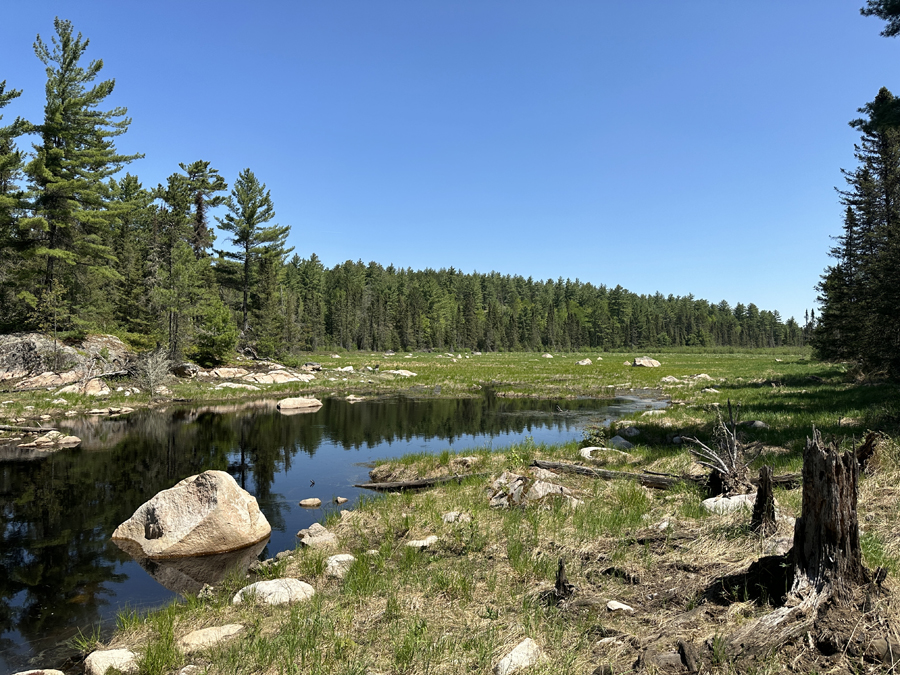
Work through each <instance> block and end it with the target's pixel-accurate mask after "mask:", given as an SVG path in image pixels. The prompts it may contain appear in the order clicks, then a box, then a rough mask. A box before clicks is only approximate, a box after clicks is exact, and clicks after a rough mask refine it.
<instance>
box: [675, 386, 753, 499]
mask: <svg viewBox="0 0 900 675" xmlns="http://www.w3.org/2000/svg"><path fill="white" fill-rule="evenodd" d="M713 438H714V439H715V443H714V444H715V446H716V447H715V448H711V447H709V446H708V445H706V444H705V443H703V442H702V441H700V440H699V439H697V438H688V437H684V440H685V441H687V442H689V443H691V444H692V445H693V446H694V447H692V448H689V450H690V453H691V454H692V455H694V457H696V458H697V463H698V464H700V465H701V466H705V467H706V468H708V469H709V470H710V476H709V487H710V492H711V493H713V494H726V495H735V494H746V493H748V492H751V491H752V490H753V487H752V485H751V482H750V473H749V465H750V463H751V462H752V461H753V459H755V457H748V456H747V452H746V449H745V448H744V446H743V445H742V444H741V442H740V439H739V438H738V435H737V423H736V421H735V418H734V410H733V409H732V407H731V400H730V399H729V401H728V421H727V422H726V421H725V420H723V419H722V414H721V413H719V414H718V416H717V424H716V428H715V430H714V432H713Z"/></svg>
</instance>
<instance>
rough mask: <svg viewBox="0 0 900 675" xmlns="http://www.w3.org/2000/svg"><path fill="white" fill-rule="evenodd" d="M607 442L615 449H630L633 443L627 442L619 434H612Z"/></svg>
mask: <svg viewBox="0 0 900 675" xmlns="http://www.w3.org/2000/svg"><path fill="white" fill-rule="evenodd" d="M608 442H609V444H610V445H611V446H612V447H614V448H616V449H617V450H631V449H632V448H633V447H634V444H633V443H629V442H628V441H626V440H625V439H624V438H622V437H621V436H613V437H612V438H610V439H609V441H608Z"/></svg>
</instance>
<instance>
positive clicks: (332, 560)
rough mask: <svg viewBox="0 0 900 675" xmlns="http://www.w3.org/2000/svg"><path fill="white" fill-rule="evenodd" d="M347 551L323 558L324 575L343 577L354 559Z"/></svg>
mask: <svg viewBox="0 0 900 675" xmlns="http://www.w3.org/2000/svg"><path fill="white" fill-rule="evenodd" d="M355 560H356V558H354V557H353V556H352V555H350V554H349V553H338V554H337V555H333V556H329V557H328V558H325V576H326V577H330V578H332V579H343V578H344V577H345V576H346V575H347V572H348V571H349V570H350V566H351V565H352V564H353V561H355Z"/></svg>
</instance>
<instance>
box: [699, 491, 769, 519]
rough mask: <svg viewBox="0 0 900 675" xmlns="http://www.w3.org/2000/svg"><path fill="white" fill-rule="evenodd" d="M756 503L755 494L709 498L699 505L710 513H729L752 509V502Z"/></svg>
mask: <svg viewBox="0 0 900 675" xmlns="http://www.w3.org/2000/svg"><path fill="white" fill-rule="evenodd" d="M755 501H756V493H755V492H753V493H751V494H748V495H734V496H733V497H723V496H722V495H719V496H718V497H711V498H709V499H704V500H703V501H702V502H700V503H701V505H702V506H703V508H704V509H706V510H707V511H709V512H710V513H718V514H724V513H731V512H733V511H739V510H740V509H751V510H752V509H753V502H755Z"/></svg>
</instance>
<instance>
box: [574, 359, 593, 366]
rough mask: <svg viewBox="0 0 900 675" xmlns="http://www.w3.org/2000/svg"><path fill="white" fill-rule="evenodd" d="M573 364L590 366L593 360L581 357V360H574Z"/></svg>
mask: <svg viewBox="0 0 900 675" xmlns="http://www.w3.org/2000/svg"><path fill="white" fill-rule="evenodd" d="M575 365H576V366H590V365H593V361H591V360H590V359H581V361H576V362H575Z"/></svg>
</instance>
